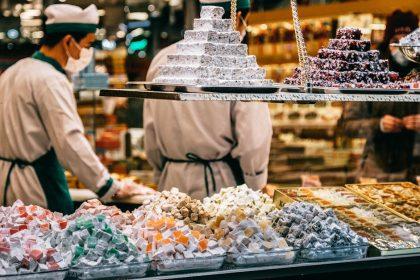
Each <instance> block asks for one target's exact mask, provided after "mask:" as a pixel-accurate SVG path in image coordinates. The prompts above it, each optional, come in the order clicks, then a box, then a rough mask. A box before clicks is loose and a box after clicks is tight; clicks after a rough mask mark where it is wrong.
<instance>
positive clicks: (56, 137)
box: [0, 58, 117, 208]
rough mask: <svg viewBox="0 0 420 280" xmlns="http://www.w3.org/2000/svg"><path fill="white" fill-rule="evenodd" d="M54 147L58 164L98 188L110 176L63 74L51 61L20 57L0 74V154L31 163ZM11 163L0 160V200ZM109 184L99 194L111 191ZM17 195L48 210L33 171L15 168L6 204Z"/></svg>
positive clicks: (106, 196) (10, 202)
mask: <svg viewBox="0 0 420 280" xmlns="http://www.w3.org/2000/svg"><path fill="white" fill-rule="evenodd" d="M51 148H53V149H54V150H55V153H56V154H57V157H58V160H59V162H60V163H61V165H62V166H63V167H65V168H67V169H69V170H70V171H72V172H73V173H74V174H75V175H76V176H77V177H78V178H79V180H80V181H81V182H82V183H83V184H85V185H86V186H87V187H88V188H90V189H91V190H93V191H94V192H98V191H99V190H100V189H101V187H103V186H104V185H105V184H106V183H107V182H108V180H109V178H110V175H109V173H108V171H107V169H106V168H105V167H104V166H103V165H102V164H101V162H100V161H99V159H98V157H97V156H96V155H95V153H94V152H93V150H92V148H91V146H90V144H89V142H88V141H87V139H86V138H85V136H84V128H83V124H82V122H81V119H80V117H79V115H78V113H77V107H76V100H75V97H74V94H73V90H72V87H71V84H70V82H69V81H68V80H67V77H66V76H65V75H64V74H63V73H61V72H59V71H57V70H56V69H55V68H54V67H53V66H52V65H51V64H49V63H47V62H44V61H41V60H37V59H34V58H25V59H23V60H20V61H19V62H17V63H16V64H15V65H13V66H11V67H10V68H9V69H8V70H6V71H5V72H4V73H3V74H2V75H1V76H0V156H1V157H3V158H8V159H20V160H25V161H28V162H33V161H35V160H36V159H38V158H40V157H41V156H43V155H45V154H46V153H47V152H48V151H49V150H50V149H51ZM10 165H11V163H9V162H5V161H0V184H1V185H0V199H1V201H3V197H4V185H5V180H6V177H7V172H8V171H9V167H10ZM116 190H117V189H116V185H115V184H114V185H113V186H112V187H111V188H110V189H109V191H108V192H107V193H106V194H105V195H104V196H103V198H108V199H109V196H112V195H113V194H114V193H115V191H116ZM16 199H20V200H22V201H23V202H24V203H25V204H36V205H39V206H42V207H45V208H47V200H46V196H45V194H44V191H43V188H42V186H41V184H40V182H39V180H38V178H37V175H36V173H35V171H34V169H33V168H32V167H30V166H28V167H26V168H23V169H21V168H18V167H15V168H14V169H13V171H12V173H11V177H10V186H9V189H8V194H7V204H8V205H10V204H12V203H13V202H14V201H15V200H16Z"/></svg>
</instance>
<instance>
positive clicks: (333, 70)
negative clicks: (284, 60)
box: [285, 27, 398, 88]
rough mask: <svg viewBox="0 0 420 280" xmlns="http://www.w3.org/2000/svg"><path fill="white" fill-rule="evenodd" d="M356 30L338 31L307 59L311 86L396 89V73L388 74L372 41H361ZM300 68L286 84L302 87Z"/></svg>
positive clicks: (386, 64) (347, 28)
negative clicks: (372, 46)
mask: <svg viewBox="0 0 420 280" xmlns="http://www.w3.org/2000/svg"><path fill="white" fill-rule="evenodd" d="M361 36H362V32H361V31H360V30H359V29H356V28H351V27H346V28H341V29H339V30H338V31H337V36H336V39H330V41H329V44H328V46H327V47H326V48H322V49H320V50H319V51H318V56H317V57H309V58H308V61H307V63H309V70H310V71H308V75H309V77H310V80H311V82H312V85H313V86H320V87H344V88H394V87H395V88H398V85H396V84H394V82H395V81H396V80H398V73H395V72H390V71H389V66H388V61H387V60H381V59H379V51H377V50H371V49H370V48H371V42H370V41H369V40H362V39H361ZM301 72H302V71H301V69H300V68H297V69H296V70H295V73H294V75H293V77H292V78H288V79H286V81H285V83H286V84H291V85H301Z"/></svg>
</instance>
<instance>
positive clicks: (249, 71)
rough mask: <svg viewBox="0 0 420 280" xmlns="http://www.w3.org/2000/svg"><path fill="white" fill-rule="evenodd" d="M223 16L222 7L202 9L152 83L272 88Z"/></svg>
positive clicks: (236, 32) (263, 71) (229, 21)
mask: <svg viewBox="0 0 420 280" xmlns="http://www.w3.org/2000/svg"><path fill="white" fill-rule="evenodd" d="M224 13H225V11H224V9H223V8H221V7H214V6H206V7H203V8H202V10H201V18H200V19H195V20H194V30H189V31H186V32H185V39H184V40H182V41H181V42H179V43H178V44H177V53H176V54H175V55H169V56H168V63H167V64H166V65H164V66H161V67H160V69H159V74H158V77H157V78H155V79H154V80H153V81H154V82H156V83H171V84H190V85H210V86H262V85H271V84H272V81H271V80H265V74H266V73H265V70H264V69H262V68H260V67H258V65H257V60H256V58H255V56H249V55H247V54H248V48H247V45H245V44H241V38H240V34H239V32H238V31H234V29H233V27H232V21H231V20H230V19H222V17H223V14H224Z"/></svg>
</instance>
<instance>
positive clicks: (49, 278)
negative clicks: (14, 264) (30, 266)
mask: <svg viewBox="0 0 420 280" xmlns="http://www.w3.org/2000/svg"><path fill="white" fill-rule="evenodd" d="M67 272H68V269H61V270H54V271H43V272H34V273H22V274H13V275H12V274H6V275H0V280H63V279H64V278H66V276H67Z"/></svg>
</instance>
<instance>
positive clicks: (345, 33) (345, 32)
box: [336, 27, 362, 40]
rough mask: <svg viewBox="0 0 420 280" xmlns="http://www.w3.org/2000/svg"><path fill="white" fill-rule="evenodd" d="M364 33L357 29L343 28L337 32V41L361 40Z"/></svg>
mask: <svg viewBox="0 0 420 280" xmlns="http://www.w3.org/2000/svg"><path fill="white" fill-rule="evenodd" d="M361 37H362V31H361V30H360V29H358V28H355V27H343V28H339V29H338V30H337V36H336V38H337V39H353V40H360V38H361Z"/></svg>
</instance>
